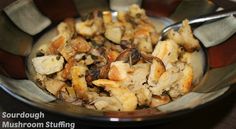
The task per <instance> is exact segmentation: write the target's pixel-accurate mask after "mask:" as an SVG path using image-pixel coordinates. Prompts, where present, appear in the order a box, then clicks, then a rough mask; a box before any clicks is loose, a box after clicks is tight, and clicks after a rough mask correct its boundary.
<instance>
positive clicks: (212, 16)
mask: <svg viewBox="0 0 236 129" xmlns="http://www.w3.org/2000/svg"><path fill="white" fill-rule="evenodd" d="M232 15H236V10H223V11H219V12H216V13H213V14H208V15H204V16H200V17H197V18H192V19H189V25H194V24H200V23H204V22H209V21H213V20H217V19H222V18H225V17H228V16H232ZM181 26H182V21H179V22H176V23H174V24H171V25H169V26H167V27H165V28H164V29H162V31H161V36H160V38H159V40H161V39H162V38H163V37H165V36H166V34H167V32H168V31H169V30H171V29H174V30H178V29H179V28H180V27H181Z"/></svg>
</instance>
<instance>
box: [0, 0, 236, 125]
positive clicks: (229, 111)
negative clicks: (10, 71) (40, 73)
mask: <svg viewBox="0 0 236 129" xmlns="http://www.w3.org/2000/svg"><path fill="white" fill-rule="evenodd" d="M12 1H14V0H1V1H0V9H1V8H2V7H5V6H6V5H8V4H9V3H11V2H12ZM235 98H236V92H233V93H232V94H230V95H228V96H226V97H224V98H223V99H220V100H219V101H216V102H214V103H212V104H210V105H209V106H207V107H204V108H201V109H198V110H196V111H194V112H192V113H189V114H186V115H184V116H182V117H181V118H179V119H177V120H174V121H169V122H166V123H163V124H161V125H152V126H150V127H149V128H151V129H152V128H153V129H154V128H158V129H173V128H174V129H189V128H191V129H236V99H235ZM0 102H1V104H0V112H1V114H2V112H23V111H25V112H39V111H40V110H39V109H37V108H34V107H31V106H29V105H27V104H24V103H22V102H20V101H18V100H16V99H15V98H13V97H12V96H10V95H8V94H7V93H5V92H4V91H3V90H2V89H0ZM44 113H45V120H48V121H55V122H59V121H61V120H65V118H64V117H63V116H58V115H55V114H52V113H49V112H44ZM3 120H5V119H3V118H2V117H0V122H1V123H2V121H3ZM9 121H17V119H14V120H9ZM76 127H77V128H80V129H84V128H85V129H88V128H91V127H88V125H86V124H80V123H79V122H76ZM0 128H1V127H0ZM136 128H138V127H136Z"/></svg>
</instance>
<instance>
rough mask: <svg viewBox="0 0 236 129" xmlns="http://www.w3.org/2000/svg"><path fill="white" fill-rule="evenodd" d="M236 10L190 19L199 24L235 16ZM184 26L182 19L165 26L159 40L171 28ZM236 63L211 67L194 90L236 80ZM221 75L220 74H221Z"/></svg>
mask: <svg viewBox="0 0 236 129" xmlns="http://www.w3.org/2000/svg"><path fill="white" fill-rule="evenodd" d="M235 14H236V10H227V11H220V12H216V13H214V14H209V15H205V16H200V17H198V18H193V19H190V20H189V24H190V25H191V26H195V25H196V26H198V25H199V24H201V23H204V22H209V21H215V20H219V19H222V18H226V17H229V16H234V15H235ZM181 26H182V21H181V22H177V23H175V24H172V25H169V26H167V27H165V28H164V29H163V30H162V31H161V36H160V38H159V40H162V39H163V38H164V37H165V36H166V35H167V33H168V31H169V30H171V29H174V30H178V29H179V28H180V27H181ZM235 67H236V63H234V64H232V65H228V66H226V67H222V68H217V69H211V70H209V71H207V73H206V74H205V75H204V77H203V79H202V81H201V82H200V83H199V84H198V85H197V86H196V87H195V88H194V89H193V92H198V93H208V92H212V91H216V90H220V89H222V88H225V87H228V86H230V85H232V84H235V82H236V69H235ZM219 75H220V76H219Z"/></svg>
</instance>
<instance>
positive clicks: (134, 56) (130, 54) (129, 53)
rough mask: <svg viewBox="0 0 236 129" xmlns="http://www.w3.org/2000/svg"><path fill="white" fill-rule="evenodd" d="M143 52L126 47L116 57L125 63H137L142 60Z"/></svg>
mask: <svg viewBox="0 0 236 129" xmlns="http://www.w3.org/2000/svg"><path fill="white" fill-rule="evenodd" d="M140 57H141V54H140V53H139V51H138V50H137V49H135V48H130V49H126V50H124V51H123V52H121V53H120V55H119V56H118V57H117V58H116V61H124V62H125V63H130V64H131V65H134V64H136V63H137V62H138V61H139V60H140Z"/></svg>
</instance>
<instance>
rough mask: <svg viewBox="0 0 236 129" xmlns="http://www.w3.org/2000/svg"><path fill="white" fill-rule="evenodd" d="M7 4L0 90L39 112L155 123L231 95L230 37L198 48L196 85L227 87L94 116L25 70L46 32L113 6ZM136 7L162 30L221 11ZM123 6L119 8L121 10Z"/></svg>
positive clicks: (179, 3) (75, 0) (198, 5)
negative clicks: (199, 70)
mask: <svg viewBox="0 0 236 129" xmlns="http://www.w3.org/2000/svg"><path fill="white" fill-rule="evenodd" d="M139 2H140V1H139ZM6 3H7V5H6V6H4V7H3V8H2V10H1V13H0V17H1V18H0V27H1V29H0V35H1V38H0V40H1V43H0V60H1V65H0V66H1V67H0V87H1V89H2V90H4V91H5V92H7V93H8V94H10V95H12V96H13V97H14V98H16V99H18V100H19V101H22V102H24V103H27V104H29V105H31V106H34V107H37V108H38V109H39V110H46V111H49V112H53V113H56V114H61V115H65V116H67V117H71V118H75V119H77V120H78V121H86V122H88V123H91V124H94V125H96V126H104V125H110V126H133V125H138V124H140V125H146V124H159V123H162V122H164V121H167V120H170V119H173V118H178V117H179V116H181V115H183V114H186V113H190V112H192V111H194V110H197V109H199V108H203V107H206V106H208V105H209V104H211V103H213V102H215V101H217V100H218V99H220V98H222V96H225V95H228V94H231V93H233V92H234V91H235V88H234V87H230V85H231V84H234V82H235V78H236V74H235V72H231V71H234V69H235V67H236V63H235V62H236V52H235V49H236V45H235V42H236V35H235V34H234V35H232V36H231V37H230V38H228V39H227V40H225V41H224V42H221V43H220V44H217V45H212V46H210V47H205V46H204V45H202V48H203V53H204V57H205V58H204V62H205V66H204V77H203V79H201V82H200V84H204V85H206V84H207V85H211V86H212V87H219V86H222V87H223V86H225V85H229V86H228V87H223V88H222V87H221V88H219V89H215V90H206V89H204V90H202V91H201V92H199V90H193V92H190V93H188V94H187V95H184V96H183V97H181V98H179V99H177V100H175V101H173V102H171V103H168V104H166V105H162V106H158V107H155V108H147V109H141V110H136V111H129V112H116V111H95V110H92V109H86V108H84V107H80V106H76V105H71V104H68V103H63V102H61V101H59V100H57V99H56V98H55V97H54V96H52V95H50V94H48V92H46V91H45V90H44V89H41V88H40V87H38V86H37V85H36V84H35V83H34V82H33V81H32V79H31V78H30V76H29V71H30V70H29V69H28V67H26V66H27V61H28V56H29V55H30V54H31V52H32V50H34V48H35V47H37V44H36V42H45V41H44V40H43V39H44V38H42V37H47V36H50V32H51V31H50V30H52V29H53V28H54V27H55V26H56V25H57V24H58V23H59V22H60V21H62V20H64V19H65V18H67V17H74V18H78V19H79V18H80V17H82V16H84V15H86V14H87V13H88V12H91V11H92V10H93V9H95V8H96V9H100V10H102V11H105V10H111V8H110V7H111V6H112V7H114V6H117V5H111V4H112V3H109V1H107V0H100V1H93V0H86V1H85V0H58V1H57V2H56V3H55V1H47V0H17V1H14V2H12V1H6ZM113 4H114V2H113ZM140 5H141V7H142V8H144V9H145V10H146V13H147V15H148V16H150V17H152V19H153V21H154V22H157V23H158V26H159V27H160V28H159V29H160V30H161V29H162V28H164V27H165V26H167V25H170V24H171V23H174V22H177V21H181V20H183V19H185V18H194V17H197V16H200V15H204V14H209V13H214V12H215V11H216V10H217V9H218V8H219V6H218V5H217V4H215V3H212V2H210V1H207V0H202V1H188V0H166V1H161V0H145V1H142V3H140ZM124 6H125V5H122V9H124ZM112 9H119V8H112ZM186 10H187V11H186ZM196 10H197V11H196ZM112 11H114V12H115V11H118V10H112ZM52 35H53V34H52ZM204 85H201V86H204ZM196 91H198V92H196ZM105 123H106V124H105Z"/></svg>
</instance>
